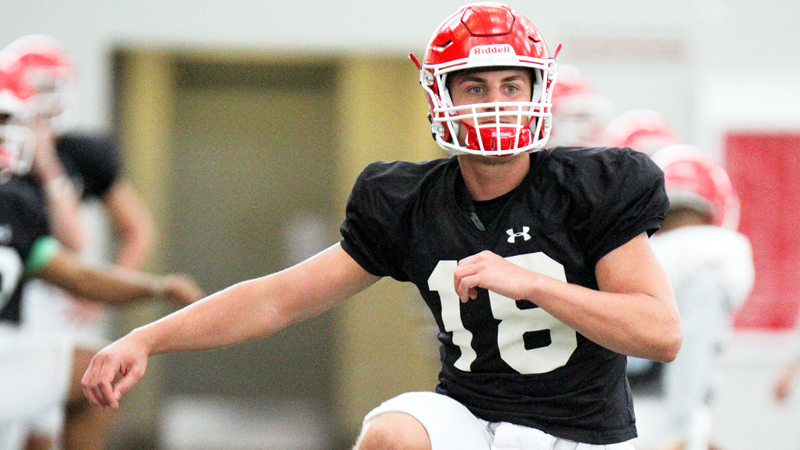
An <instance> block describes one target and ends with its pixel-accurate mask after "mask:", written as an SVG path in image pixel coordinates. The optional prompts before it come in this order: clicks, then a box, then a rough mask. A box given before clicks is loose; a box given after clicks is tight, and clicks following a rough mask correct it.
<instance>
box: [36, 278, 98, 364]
mask: <svg viewBox="0 0 800 450" xmlns="http://www.w3.org/2000/svg"><path fill="white" fill-rule="evenodd" d="M110 317H111V316H110V314H109V312H108V307H107V306H106V305H103V304H102V303H98V302H92V301H89V300H81V299H76V298H74V297H73V296H72V295H70V294H69V293H67V292H65V291H63V290H61V289H60V288H58V287H56V286H53V285H51V284H48V283H45V282H44V281H41V280H36V279H34V280H30V281H29V282H28V283H26V285H25V287H24V288H23V291H22V327H23V328H24V329H25V330H26V331H31V332H57V331H61V332H64V333H69V334H71V335H72V339H73V341H74V342H75V344H76V345H77V346H79V347H83V348H88V349H95V350H100V349H101V348H103V347H105V346H106V345H108V344H109V343H110V341H109V340H108V338H107V336H109V335H110V332H109V331H110V324H111V320H110Z"/></svg>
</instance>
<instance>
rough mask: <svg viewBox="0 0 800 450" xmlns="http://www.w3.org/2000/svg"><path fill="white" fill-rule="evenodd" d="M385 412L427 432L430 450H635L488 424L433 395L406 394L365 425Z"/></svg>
mask: <svg viewBox="0 0 800 450" xmlns="http://www.w3.org/2000/svg"><path fill="white" fill-rule="evenodd" d="M388 412H402V413H406V414H409V415H411V416H413V417H414V418H415V419H417V420H418V421H419V422H420V423H421V424H422V425H423V426H424V427H425V430H426V431H427V432H428V436H429V437H430V440H431V448H432V450H634V448H633V445H632V444H630V443H629V442H620V443H617V444H608V445H592V444H584V443H580V442H574V441H570V440H567V439H561V438H557V437H555V436H551V435H549V434H547V433H545V432H543V431H540V430H537V429H535V428H529V427H524V426H520V425H514V424H510V423H507V422H496V423H490V422H486V421H485V420H481V419H479V418H477V417H475V416H474V415H473V414H472V413H471V412H470V411H469V410H468V409H467V408H466V407H465V406H464V405H462V404H461V403H459V402H457V401H455V400H453V399H451V398H450V397H447V396H445V395H441V394H436V393H433V392H408V393H405V394H401V395H399V396H397V397H395V398H392V399H390V400H387V401H385V402H383V404H381V405H380V406H378V407H377V408H375V409H373V410H372V411H370V412H369V413H368V414H367V416H366V417H365V418H364V423H366V422H367V421H369V420H370V419H372V418H374V417H376V416H378V415H380V414H384V413H388Z"/></svg>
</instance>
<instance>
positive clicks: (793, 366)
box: [773, 358, 800, 402]
mask: <svg viewBox="0 0 800 450" xmlns="http://www.w3.org/2000/svg"><path fill="white" fill-rule="evenodd" d="M798 370H800V358H793V359H792V360H791V361H789V363H788V364H786V365H785V366H784V367H783V368H782V370H781V372H780V374H779V377H778V380H777V381H776V382H775V387H774V390H773V394H774V396H775V400H776V401H778V402H783V401H786V399H787V398H789V395H791V393H792V384H793V383H794V379H795V377H796V376H797V371H798Z"/></svg>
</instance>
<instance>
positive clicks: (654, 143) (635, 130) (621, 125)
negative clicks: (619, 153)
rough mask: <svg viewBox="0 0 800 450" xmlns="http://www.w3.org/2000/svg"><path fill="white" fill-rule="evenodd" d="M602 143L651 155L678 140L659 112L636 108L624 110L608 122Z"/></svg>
mask: <svg viewBox="0 0 800 450" xmlns="http://www.w3.org/2000/svg"><path fill="white" fill-rule="evenodd" d="M603 143H604V145H607V146H609V147H630V148H632V149H634V150H636V151H639V152H642V153H645V154H648V155H652V154H653V153H655V152H656V151H658V150H659V149H662V148H664V147H666V146H668V145H674V144H678V143H679V141H678V138H677V137H676V136H675V132H674V131H672V127H671V126H670V125H669V123H668V122H667V120H666V119H665V118H664V116H662V115H661V114H660V113H658V112H657V111H653V110H651V109H636V110H632V111H627V112H624V113H622V114H620V115H618V116H617V117H615V118H614V119H612V120H611V121H610V122H609V123H608V126H607V127H606V131H605V133H604V136H603Z"/></svg>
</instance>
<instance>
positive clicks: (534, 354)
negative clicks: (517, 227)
mask: <svg viewBox="0 0 800 450" xmlns="http://www.w3.org/2000/svg"><path fill="white" fill-rule="evenodd" d="M506 260H508V261H510V262H512V263H514V264H516V265H518V266H520V267H524V268H526V269H528V270H533V271H536V272H539V273H542V274H544V275H548V276H551V277H553V278H556V279H560V280H562V281H566V276H565V274H564V267H563V266H562V265H561V264H559V263H557V262H556V261H554V260H552V259H551V258H550V257H548V256H547V255H545V254H544V253H541V252H537V253H531V254H527V255H517V256H512V257H508V258H506ZM456 266H457V262H456V261H439V264H437V265H436V268H435V269H434V270H433V273H431V276H430V278H428V287H429V289H431V290H432V291H437V292H439V298H440V299H441V302H442V322H443V324H444V327H445V331H448V332H452V333H453V344H455V345H457V346H458V347H459V348H460V349H461V357H460V358H458V360H457V361H456V362H455V366H456V368H458V369H459V370H462V371H465V372H469V371H470V365H471V364H472V362H473V361H475V359H476V357H477V354H476V353H475V350H474V349H473V348H472V332H471V331H469V330H467V329H466V328H464V324H463V322H462V320H461V301H460V300H459V298H458V295H457V294H456V290H455V286H454V284H453V276H454V275H453V273H454V271H455V269H456ZM489 301H490V305H491V308H492V315H493V316H494V318H495V319H497V320H499V321H500V324H499V325H498V329H497V346H498V348H499V349H500V357H501V358H503V361H505V362H506V363H507V364H508V365H509V366H511V368H513V369H514V370H516V371H517V372H519V373H522V374H536V373H546V372H550V371H552V370H554V369H557V368H559V367H561V366H563V365H565V364H566V363H567V361H568V360H569V358H570V356H571V355H572V353H573V352H574V351H575V349H576V348H577V346H578V339H577V334H576V332H575V330H573V329H572V328H570V327H568V326H567V325H565V324H564V323H562V322H560V321H559V320H558V319H556V318H555V317H553V316H551V315H550V314H548V313H547V312H545V311H544V310H543V309H541V308H531V309H520V308H519V307H517V303H516V301H514V300H512V299H510V298H508V297H504V296H502V295H499V294H496V293H494V292H491V291H489ZM530 331H549V333H550V344H549V345H546V346H543V347H538V348H533V349H530V350H529V349H526V348H525V341H524V339H523V336H524V334H525V333H527V332H530Z"/></svg>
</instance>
